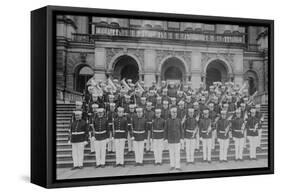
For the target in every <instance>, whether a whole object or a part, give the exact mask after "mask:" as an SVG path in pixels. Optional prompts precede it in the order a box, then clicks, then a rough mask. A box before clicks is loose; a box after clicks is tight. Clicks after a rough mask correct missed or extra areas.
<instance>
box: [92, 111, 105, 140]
mask: <svg viewBox="0 0 281 194" xmlns="http://www.w3.org/2000/svg"><path fill="white" fill-rule="evenodd" d="M93 125H94V133H93V135H94V136H95V138H96V140H104V139H107V138H108V137H109V128H108V121H107V119H106V118H105V117H102V118H99V117H96V119H95V120H94V122H93Z"/></svg>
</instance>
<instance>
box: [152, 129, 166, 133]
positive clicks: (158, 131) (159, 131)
mask: <svg viewBox="0 0 281 194" xmlns="http://www.w3.org/2000/svg"><path fill="white" fill-rule="evenodd" d="M153 132H156V133H161V132H164V130H163V129H161V130H153Z"/></svg>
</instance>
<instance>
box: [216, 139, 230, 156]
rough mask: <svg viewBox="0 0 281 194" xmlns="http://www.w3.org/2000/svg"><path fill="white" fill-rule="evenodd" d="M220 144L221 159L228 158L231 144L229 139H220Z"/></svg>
mask: <svg viewBox="0 0 281 194" xmlns="http://www.w3.org/2000/svg"><path fill="white" fill-rule="evenodd" d="M218 141H219V145H220V154H219V155H220V156H219V159H220V160H227V150H228V146H229V139H218Z"/></svg>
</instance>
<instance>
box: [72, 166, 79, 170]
mask: <svg viewBox="0 0 281 194" xmlns="http://www.w3.org/2000/svg"><path fill="white" fill-rule="evenodd" d="M76 169H78V166H74V167H72V168H71V169H70V170H76Z"/></svg>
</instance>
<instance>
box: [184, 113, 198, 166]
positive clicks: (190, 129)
mask: <svg viewBox="0 0 281 194" xmlns="http://www.w3.org/2000/svg"><path fill="white" fill-rule="evenodd" d="M197 133H198V122H197V121H196V119H195V118H194V109H193V108H189V109H188V116H187V118H186V120H185V123H184V138H185V145H186V163H187V164H188V163H194V151H195V143H196V142H195V141H196V140H195V138H196V134H197Z"/></svg>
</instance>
